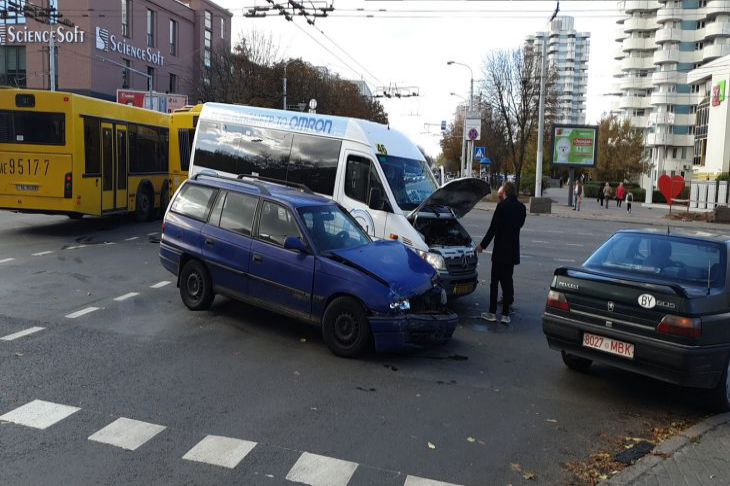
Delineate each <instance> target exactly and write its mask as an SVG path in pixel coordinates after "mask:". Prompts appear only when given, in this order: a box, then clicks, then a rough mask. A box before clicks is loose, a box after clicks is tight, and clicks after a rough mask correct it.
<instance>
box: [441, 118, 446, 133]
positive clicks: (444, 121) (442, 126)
mask: <svg viewBox="0 0 730 486" xmlns="http://www.w3.org/2000/svg"><path fill="white" fill-rule="evenodd" d="M441 131H442V132H445V131H446V120H441Z"/></svg>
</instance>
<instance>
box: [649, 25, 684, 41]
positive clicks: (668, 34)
mask: <svg viewBox="0 0 730 486" xmlns="http://www.w3.org/2000/svg"><path fill="white" fill-rule="evenodd" d="M681 41H682V29H673V28H671V27H664V28H662V29H659V30H657V31H656V34H654V42H656V43H659V42H681Z"/></svg>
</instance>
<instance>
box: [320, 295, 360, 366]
mask: <svg viewBox="0 0 730 486" xmlns="http://www.w3.org/2000/svg"><path fill="white" fill-rule="evenodd" d="M322 338H323V339H324V342H325V344H326V345H327V347H328V348H330V351H332V352H333V353H334V354H336V355H337V356H342V357H343V358H354V357H356V356H359V355H361V354H362V353H364V352H365V351H366V350H367V349H368V348H369V347H370V345H371V344H372V335H371V333H370V325H369V324H368V320H367V317H366V316H365V311H364V310H363V308H362V305H360V303H359V302H358V301H356V300H355V299H353V298H352V297H338V298H336V299H335V300H333V301H332V302H331V303H330V305H328V306H327V309H326V310H325V312H324V316H323V317H322Z"/></svg>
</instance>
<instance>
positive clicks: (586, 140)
mask: <svg viewBox="0 0 730 486" xmlns="http://www.w3.org/2000/svg"><path fill="white" fill-rule="evenodd" d="M597 141H598V127H597V126H587V125H555V127H554V128H553V161H552V163H553V165H563V166H573V167H595V166H596V161H597V159H598V155H597V152H596V148H597Z"/></svg>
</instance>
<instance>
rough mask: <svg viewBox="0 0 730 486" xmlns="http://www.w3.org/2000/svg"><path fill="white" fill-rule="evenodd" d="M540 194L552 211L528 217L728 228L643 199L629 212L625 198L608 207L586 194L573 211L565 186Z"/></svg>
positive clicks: (481, 204)
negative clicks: (681, 216)
mask: <svg viewBox="0 0 730 486" xmlns="http://www.w3.org/2000/svg"><path fill="white" fill-rule="evenodd" d="M544 195H545V196H546V197H549V198H550V199H552V200H553V206H552V214H545V215H537V214H535V215H529V216H531V217H540V216H544V217H553V218H571V219H579V220H591V221H596V220H603V221H612V222H615V223H627V224H637V225H642V226H664V227H667V226H671V227H681V228H686V229H696V230H711V231H716V232H724V231H730V225H727V224H721V223H709V222H707V221H681V220H670V219H666V218H665V216H666V215H667V214H668V213H669V209H668V208H666V207H661V206H660V207H657V205H652V206H653V207H645V206H644V204H643V202H636V201H634V203H633V205H632V208H631V214H629V213H627V211H626V202H624V204H623V207H620V208H619V207H616V201H615V200H614V201H610V202H609V207H608V208H606V207H601V206H600V205H599V204H598V202H597V201H596V199H594V198H589V199H586V198H584V199H583V204H582V205H581V208H580V211H573V208H571V207H570V206H568V189H567V187H563V188H562V189H559V188H550V189H547V190H545V191H544ZM495 206H496V202H485V201H482V202H479V203H477V205H476V209H481V210H484V211H490V210H493V209H494V207H495ZM676 212H678V213H683V212H686V208H683V207H677V208H676Z"/></svg>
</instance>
